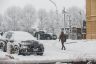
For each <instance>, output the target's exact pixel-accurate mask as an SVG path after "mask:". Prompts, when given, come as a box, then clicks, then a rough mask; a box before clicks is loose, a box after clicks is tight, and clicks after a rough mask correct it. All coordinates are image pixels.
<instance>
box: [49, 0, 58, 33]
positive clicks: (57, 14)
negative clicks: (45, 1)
mask: <svg viewBox="0 0 96 64" xmlns="http://www.w3.org/2000/svg"><path fill="white" fill-rule="evenodd" d="M49 1H50V2H51V3H52V4H53V5H54V6H55V8H56V14H57V19H56V21H58V9H57V5H56V3H55V2H53V1H52V0H49ZM53 33H54V28H53Z"/></svg>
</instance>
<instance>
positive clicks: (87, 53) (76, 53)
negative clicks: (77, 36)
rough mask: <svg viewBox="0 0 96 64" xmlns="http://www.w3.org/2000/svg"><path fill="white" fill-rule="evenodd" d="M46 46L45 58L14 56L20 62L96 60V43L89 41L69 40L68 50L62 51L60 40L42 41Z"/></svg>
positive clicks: (67, 43)
mask: <svg viewBox="0 0 96 64" xmlns="http://www.w3.org/2000/svg"><path fill="white" fill-rule="evenodd" d="M40 42H41V43H43V44H44V47H45V52H44V55H43V56H34V55H30V56H22V55H19V56H18V55H14V57H15V58H18V59H19V60H33V61H35V60H39V61H42V60H49V61H50V60H53V61H54V60H58V61H59V60H64V59H75V60H76V59H78V60H80V59H86V58H96V51H95V49H96V41H90V40H89V41H87V40H71V41H70V40H67V42H66V44H65V47H66V50H61V43H60V42H59V40H40Z"/></svg>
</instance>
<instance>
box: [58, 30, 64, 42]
mask: <svg viewBox="0 0 96 64" xmlns="http://www.w3.org/2000/svg"><path fill="white" fill-rule="evenodd" d="M60 40H61V42H62V43H64V42H66V35H65V34H64V32H61V34H60V36H59V41H60Z"/></svg>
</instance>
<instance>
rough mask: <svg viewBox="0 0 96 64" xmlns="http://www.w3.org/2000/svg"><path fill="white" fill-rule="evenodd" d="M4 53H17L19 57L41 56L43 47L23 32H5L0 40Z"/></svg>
mask: <svg viewBox="0 0 96 64" xmlns="http://www.w3.org/2000/svg"><path fill="white" fill-rule="evenodd" d="M0 43H1V44H2V46H1V48H2V49H3V51H4V52H8V53H18V54H19V55H20V54H21V55H27V54H33V53H35V54H37V55H43V52H44V46H43V44H41V43H40V42H39V41H37V39H36V38H35V37H33V36H32V35H31V34H30V33H28V32H24V31H8V32H5V33H4V35H3V36H2V38H1V39H0Z"/></svg>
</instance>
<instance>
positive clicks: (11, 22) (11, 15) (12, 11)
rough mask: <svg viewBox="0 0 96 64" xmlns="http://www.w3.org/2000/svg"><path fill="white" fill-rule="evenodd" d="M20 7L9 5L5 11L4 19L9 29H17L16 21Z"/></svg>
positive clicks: (18, 17)
mask: <svg viewBox="0 0 96 64" xmlns="http://www.w3.org/2000/svg"><path fill="white" fill-rule="evenodd" d="M20 15H21V8H19V7H15V6H14V7H10V8H8V9H7V11H6V12H5V21H6V23H8V25H7V26H8V28H9V30H18V29H19V27H18V22H19V20H20V18H21V17H20Z"/></svg>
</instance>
